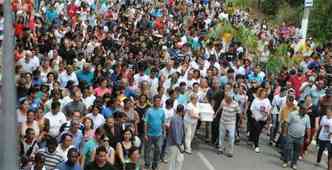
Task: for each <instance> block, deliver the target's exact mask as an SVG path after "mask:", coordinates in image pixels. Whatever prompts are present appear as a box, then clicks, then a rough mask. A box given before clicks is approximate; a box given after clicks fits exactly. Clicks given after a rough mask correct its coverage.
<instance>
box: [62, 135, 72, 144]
mask: <svg viewBox="0 0 332 170" xmlns="http://www.w3.org/2000/svg"><path fill="white" fill-rule="evenodd" d="M67 136H70V137H71V138H73V135H72V134H70V133H64V134H63V135H61V139H60V143H63V141H64V140H65V139H66V137H67Z"/></svg>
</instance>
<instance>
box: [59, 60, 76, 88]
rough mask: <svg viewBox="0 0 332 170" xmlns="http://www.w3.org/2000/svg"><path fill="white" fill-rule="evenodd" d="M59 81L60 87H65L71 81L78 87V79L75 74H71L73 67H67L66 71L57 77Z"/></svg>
mask: <svg viewBox="0 0 332 170" xmlns="http://www.w3.org/2000/svg"><path fill="white" fill-rule="evenodd" d="M59 81H60V84H61V87H66V86H67V83H68V81H73V82H74V85H78V79H77V77H76V74H75V72H73V67H72V66H71V65H68V66H67V69H66V71H64V72H63V73H61V74H60V75H59Z"/></svg>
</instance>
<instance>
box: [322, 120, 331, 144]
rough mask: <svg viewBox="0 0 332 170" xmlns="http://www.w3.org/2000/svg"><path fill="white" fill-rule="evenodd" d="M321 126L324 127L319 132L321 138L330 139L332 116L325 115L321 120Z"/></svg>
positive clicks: (323, 139)
mask: <svg viewBox="0 0 332 170" xmlns="http://www.w3.org/2000/svg"><path fill="white" fill-rule="evenodd" d="M320 126H321V127H322V129H321V131H320V133H319V140H322V141H329V140H330V135H331V134H332V118H328V117H327V116H323V117H322V119H321V121H320Z"/></svg>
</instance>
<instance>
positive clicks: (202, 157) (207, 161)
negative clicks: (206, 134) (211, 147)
mask: <svg viewBox="0 0 332 170" xmlns="http://www.w3.org/2000/svg"><path fill="white" fill-rule="evenodd" d="M197 156H198V157H199V158H201V160H202V161H203V162H204V164H205V166H206V167H207V168H208V170H216V168H214V166H213V165H212V164H211V163H210V161H209V160H208V159H207V158H206V157H205V156H204V155H203V154H202V153H201V152H197Z"/></svg>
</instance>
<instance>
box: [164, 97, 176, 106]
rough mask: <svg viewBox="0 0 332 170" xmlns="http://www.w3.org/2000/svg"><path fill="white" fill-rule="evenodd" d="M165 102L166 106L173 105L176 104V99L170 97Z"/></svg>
mask: <svg viewBox="0 0 332 170" xmlns="http://www.w3.org/2000/svg"><path fill="white" fill-rule="evenodd" d="M165 104H166V107H172V106H173V105H174V101H173V99H171V98H170V99H167V100H166V102H165Z"/></svg>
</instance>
